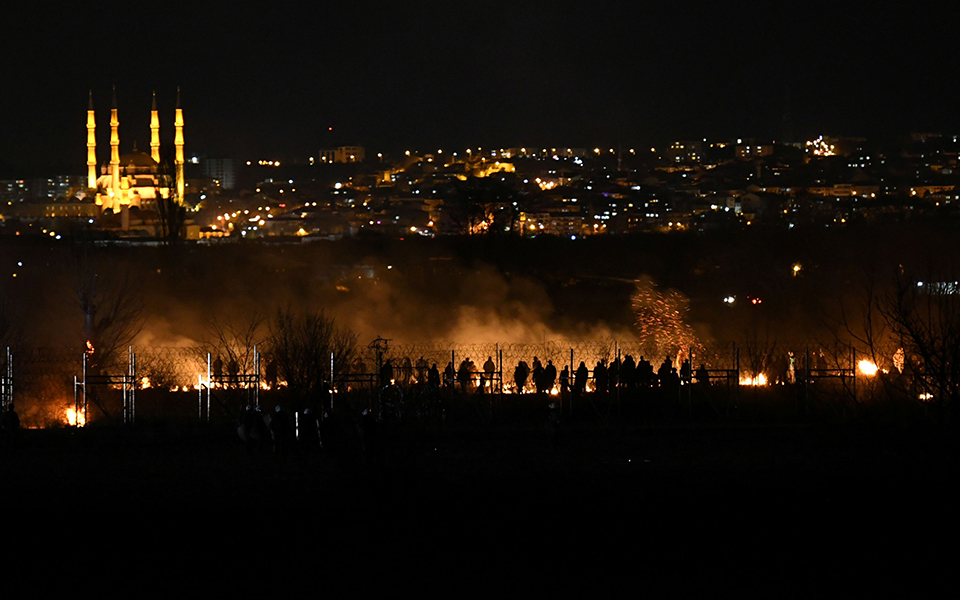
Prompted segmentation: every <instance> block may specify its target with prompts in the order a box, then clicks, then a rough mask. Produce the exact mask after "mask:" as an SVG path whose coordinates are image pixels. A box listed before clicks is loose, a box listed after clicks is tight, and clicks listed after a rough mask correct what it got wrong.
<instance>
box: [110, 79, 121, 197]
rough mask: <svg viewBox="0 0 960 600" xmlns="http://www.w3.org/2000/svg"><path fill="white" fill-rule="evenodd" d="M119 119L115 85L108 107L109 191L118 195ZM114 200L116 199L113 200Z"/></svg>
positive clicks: (113, 194)
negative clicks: (111, 101)
mask: <svg viewBox="0 0 960 600" xmlns="http://www.w3.org/2000/svg"><path fill="white" fill-rule="evenodd" d="M119 127H120V119H119V118H118V117H117V86H113V105H112V106H111V108H110V180H111V181H110V191H111V192H112V194H111V195H112V196H114V197H116V198H119V196H120V133H119V131H118V129H119ZM114 202H116V200H114Z"/></svg>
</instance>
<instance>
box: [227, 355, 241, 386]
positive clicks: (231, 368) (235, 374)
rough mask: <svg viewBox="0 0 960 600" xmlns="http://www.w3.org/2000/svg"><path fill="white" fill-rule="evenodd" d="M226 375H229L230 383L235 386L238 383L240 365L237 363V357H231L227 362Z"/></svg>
mask: <svg viewBox="0 0 960 600" xmlns="http://www.w3.org/2000/svg"><path fill="white" fill-rule="evenodd" d="M227 375H228V376H229V377H230V385H232V386H236V385H237V384H238V383H240V365H239V364H237V359H235V358H231V359H230V362H229V363H227Z"/></svg>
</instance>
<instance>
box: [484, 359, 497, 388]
mask: <svg viewBox="0 0 960 600" xmlns="http://www.w3.org/2000/svg"><path fill="white" fill-rule="evenodd" d="M496 371H497V365H495V364H493V357H492V356H488V357H487V361H486V362H485V363H483V376H484V385H489V386H490V388H491V389H493V375H494V373H496Z"/></svg>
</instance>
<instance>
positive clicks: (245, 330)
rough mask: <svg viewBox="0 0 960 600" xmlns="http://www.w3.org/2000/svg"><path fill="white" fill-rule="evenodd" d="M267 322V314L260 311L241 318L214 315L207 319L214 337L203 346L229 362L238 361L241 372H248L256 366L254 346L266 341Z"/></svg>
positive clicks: (209, 330)
mask: <svg viewBox="0 0 960 600" xmlns="http://www.w3.org/2000/svg"><path fill="white" fill-rule="evenodd" d="M265 322H266V317H265V315H264V314H263V313H262V312H259V311H255V312H253V313H251V314H249V315H248V316H247V317H246V318H245V319H241V320H238V319H232V320H231V319H224V318H222V317H213V318H212V319H210V320H209V321H207V329H208V333H209V334H210V336H211V338H212V339H211V341H208V342H206V343H204V344H203V348H204V349H205V351H207V352H210V353H211V354H213V355H214V356H217V357H220V358H223V359H226V361H227V362H228V363H229V362H236V364H237V366H238V368H239V369H240V372H241V373H248V372H250V371H251V370H252V369H253V367H254V365H253V350H254V348H255V347H256V346H258V345H260V344H262V343H264V342H265V341H266V332H265V329H264V325H265ZM204 360H206V357H204Z"/></svg>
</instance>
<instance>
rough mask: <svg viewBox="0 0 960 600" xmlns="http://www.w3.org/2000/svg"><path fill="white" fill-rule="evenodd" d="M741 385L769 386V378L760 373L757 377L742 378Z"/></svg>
mask: <svg viewBox="0 0 960 600" xmlns="http://www.w3.org/2000/svg"><path fill="white" fill-rule="evenodd" d="M740 385H767V376H766V375H764V374H763V373H760V374H759V375H757V376H756V377H750V376H747V377H741V378H740Z"/></svg>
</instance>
